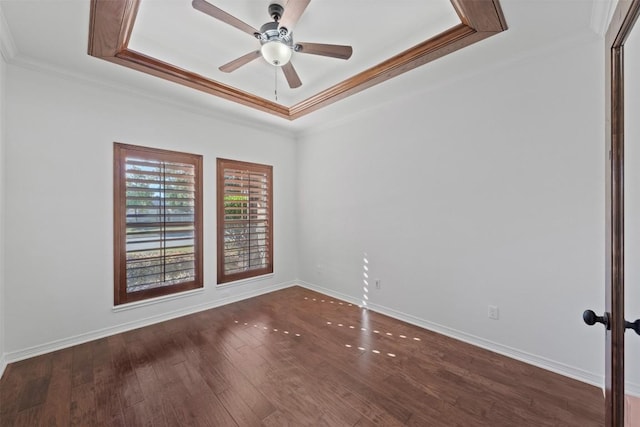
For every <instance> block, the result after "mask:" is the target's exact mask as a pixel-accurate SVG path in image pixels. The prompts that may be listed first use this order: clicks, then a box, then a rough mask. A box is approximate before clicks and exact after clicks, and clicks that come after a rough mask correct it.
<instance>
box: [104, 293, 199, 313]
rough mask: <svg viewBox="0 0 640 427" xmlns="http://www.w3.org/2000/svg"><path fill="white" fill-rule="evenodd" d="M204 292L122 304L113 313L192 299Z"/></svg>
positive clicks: (164, 296)
mask: <svg viewBox="0 0 640 427" xmlns="http://www.w3.org/2000/svg"><path fill="white" fill-rule="evenodd" d="M202 292H204V288H198V289H192V290H190V291H184V292H179V293H175V294H171V295H163V296H161V297H156V298H151V299H146V300H142V301H135V302H129V303H126V304H120V305H117V306H114V307H113V308H112V309H111V311H112V312H113V313H118V312H121V311H127V310H132V309H135V308H139V307H145V306H147V305H155V304H159V303H162V302H165V301H172V300H176V299H180V298H186V297H190V296H192V295H196V294H200V293H202Z"/></svg>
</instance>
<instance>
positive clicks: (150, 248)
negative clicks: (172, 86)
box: [120, 149, 201, 300]
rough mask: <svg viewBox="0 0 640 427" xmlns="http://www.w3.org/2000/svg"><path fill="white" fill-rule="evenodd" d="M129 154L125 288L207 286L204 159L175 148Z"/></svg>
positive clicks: (124, 170)
mask: <svg viewBox="0 0 640 427" xmlns="http://www.w3.org/2000/svg"><path fill="white" fill-rule="evenodd" d="M123 154H124V155H123V157H122V158H121V165H120V167H121V171H120V174H121V178H122V180H121V183H120V184H121V193H123V194H120V200H122V202H123V204H124V206H122V209H121V212H122V211H124V224H123V225H124V227H122V230H121V231H122V233H121V242H120V243H121V244H123V245H124V253H123V254H121V258H123V260H122V259H121V261H124V270H125V272H126V273H125V274H124V276H125V278H126V279H125V283H124V284H121V286H122V285H124V289H121V291H124V294H125V295H127V296H130V295H132V294H136V293H144V292H147V293H149V291H153V290H154V289H158V288H164V287H174V286H176V285H182V284H186V285H189V284H196V283H199V287H201V277H200V276H201V266H200V255H199V252H200V249H199V247H200V244H201V243H200V241H201V237H200V233H201V230H200V229H201V227H200V226H199V222H200V218H199V217H200V214H199V211H200V209H201V208H200V206H199V205H200V202H199V200H198V198H199V187H200V184H199V180H200V172H199V170H198V169H199V162H197V161H193V155H185V156H180V155H178V154H170V152H169V153H167V152H159V153H149V152H148V151H144V150H135V149H125V151H124V153H123ZM196 157H198V159H196V160H199V156H196ZM187 288H189V286H187ZM151 293H152V294H162V293H167V292H162V291H161V290H160V291H156V292H151ZM125 299H127V300H131V299H134V300H135V299H138V298H136V297H133V298H125Z"/></svg>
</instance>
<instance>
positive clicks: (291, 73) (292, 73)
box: [282, 62, 302, 89]
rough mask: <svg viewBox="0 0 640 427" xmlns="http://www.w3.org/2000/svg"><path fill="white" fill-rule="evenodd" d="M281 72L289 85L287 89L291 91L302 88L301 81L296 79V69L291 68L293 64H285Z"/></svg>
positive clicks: (298, 78)
mask: <svg viewBox="0 0 640 427" xmlns="http://www.w3.org/2000/svg"><path fill="white" fill-rule="evenodd" d="M282 72H283V73H284V76H285V77H286V78H287V83H289V87H290V88H291V89H295V88H297V87H300V86H302V81H301V80H300V77H298V73H296V69H295V68H293V64H292V63H291V62H287V63H286V64H284V65H283V66H282Z"/></svg>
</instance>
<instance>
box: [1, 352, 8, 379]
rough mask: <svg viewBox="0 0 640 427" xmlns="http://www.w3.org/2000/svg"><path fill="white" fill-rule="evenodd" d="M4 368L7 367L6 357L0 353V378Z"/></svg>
mask: <svg viewBox="0 0 640 427" xmlns="http://www.w3.org/2000/svg"><path fill="white" fill-rule="evenodd" d="M5 369H7V358H6V357H5V355H4V354H0V379H2V375H3V374H4V370H5Z"/></svg>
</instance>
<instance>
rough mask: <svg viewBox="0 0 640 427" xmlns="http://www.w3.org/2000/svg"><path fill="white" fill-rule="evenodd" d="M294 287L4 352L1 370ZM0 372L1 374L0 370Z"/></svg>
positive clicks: (267, 289) (242, 295) (263, 290)
mask: <svg viewBox="0 0 640 427" xmlns="http://www.w3.org/2000/svg"><path fill="white" fill-rule="evenodd" d="M296 284H297V282H296V281H290V282H284V283H279V284H276V285H271V286H267V287H264V288H260V289H258V290H254V291H250V292H242V293H238V294H236V295H233V296H229V297H226V298H221V299H218V300H215V301H209V302H206V303H203V304H196V305H193V306H190V307H186V308H183V309H180V310H175V311H171V312H168V313H163V314H161V315H156V316H151V317H147V318H144V319H140V320H136V321H134V322H127V323H122V324H120V325H116V326H111V327H108V328H104V329H99V330H96V331H91V332H86V333H82V334H79V335H76V336H73V337H69V338H64V339H60V340H56V341H51V342H48V343H46V344H41V345H37V346H33V347H30V348H26V349H23V350H18V351H13V352H10V353H5V354H4V356H3V357H1V358H0V361H2V365H0V367H1V368H2V371H4V368H5V366H6V364H8V363H13V362H18V361H20V360H24V359H28V358H30V357H35V356H40V355H42V354H46V353H51V352H53V351H57V350H62V349H64V348H67V347H72V346H74V345H78V344H83V343H86V342H89V341H93V340H96V339H100V338H104V337H108V336H111V335H115V334H119V333H122V332H126V331H130V330H133V329H138V328H141V327H144V326H149V325H153V324H155V323H160V322H164V321H166V320H171V319H175V318H177V317H182V316H187V315H189V314H193V313H198V312H200V311H204V310H209V309H211V308H216V307H220V306H223V305H227V304H231V303H234V302H238V301H242V300H245V299H249V298H253V297H257V296H259V295H264V294H268V293H271V292H274V291H278V290H280V289H286V288H289V287H291V286H295V285H296ZM0 372H1V371H0Z"/></svg>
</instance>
